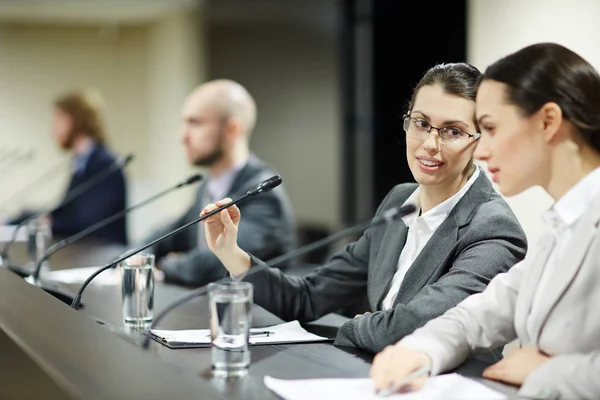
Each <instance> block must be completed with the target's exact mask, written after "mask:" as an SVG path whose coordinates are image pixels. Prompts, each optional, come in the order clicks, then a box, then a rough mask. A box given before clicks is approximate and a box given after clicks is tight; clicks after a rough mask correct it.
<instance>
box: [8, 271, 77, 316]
mask: <svg viewBox="0 0 600 400" xmlns="http://www.w3.org/2000/svg"><path fill="white" fill-rule="evenodd" d="M8 268H9V269H10V270H11V271H13V272H14V273H15V274H17V275H19V276H20V277H21V278H23V279H24V280H25V281H26V282H27V283H30V284H32V285H35V286H37V287H39V288H40V289H42V290H43V291H44V292H46V293H48V294H50V295H51V296H53V297H54V298H56V299H58V300H60V301H62V302H63V303H65V304H67V305H69V306H70V305H71V303H73V299H74V298H75V293H72V292H71V291H69V290H67V289H64V288H62V287H60V284H59V283H57V282H52V281H45V280H43V279H38V280H37V281H34V279H33V278H32V277H31V271H29V270H27V269H25V268H23V267H18V266H16V265H10V266H9V267H8ZM79 307H83V303H81V304H80V305H79Z"/></svg>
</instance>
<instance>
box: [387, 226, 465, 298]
mask: <svg viewBox="0 0 600 400" xmlns="http://www.w3.org/2000/svg"><path fill="white" fill-rule="evenodd" d="M457 237H458V224H457V223H456V219H455V218H453V217H452V216H448V218H446V220H445V221H444V222H443V223H442V224H441V225H440V227H439V228H438V229H437V230H436V232H435V233H434V234H433V236H432V237H431V239H430V240H429V241H428V242H427V244H426V245H425V247H423V249H422V250H421V252H420V253H419V255H418V256H417V258H416V259H415V261H414V262H413V264H412V265H411V266H410V268H409V269H408V271H407V272H406V276H405V277H404V280H403V281H402V285H401V286H400V291H399V292H398V296H396V301H395V303H394V304H397V303H406V302H408V301H410V299H412V298H413V297H414V296H415V294H416V293H417V292H418V291H419V290H421V288H422V287H423V286H425V284H426V283H427V281H429V279H430V278H431V277H432V275H433V274H434V272H435V271H436V270H437V269H438V267H439V265H440V264H441V263H442V262H443V261H444V260H445V259H446V257H447V255H448V253H450V251H451V250H452V247H453V246H454V245H455V244H456V241H457Z"/></svg>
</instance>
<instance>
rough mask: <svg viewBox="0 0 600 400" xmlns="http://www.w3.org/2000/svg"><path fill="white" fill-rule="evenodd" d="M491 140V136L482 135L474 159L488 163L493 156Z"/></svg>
mask: <svg viewBox="0 0 600 400" xmlns="http://www.w3.org/2000/svg"><path fill="white" fill-rule="evenodd" d="M490 140H491V139H490V138H489V135H481V137H480V138H479V139H478V140H477V144H476V147H475V152H474V153H473V157H474V158H475V159H476V160H480V161H487V160H489V159H490V157H491V155H492V152H491V150H490Z"/></svg>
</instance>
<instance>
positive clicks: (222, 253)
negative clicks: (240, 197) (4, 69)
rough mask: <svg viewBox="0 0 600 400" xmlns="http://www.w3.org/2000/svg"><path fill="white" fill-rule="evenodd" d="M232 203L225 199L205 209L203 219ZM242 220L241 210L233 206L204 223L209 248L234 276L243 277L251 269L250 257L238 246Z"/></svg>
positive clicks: (202, 213) (202, 214)
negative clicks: (239, 226) (239, 228)
mask: <svg viewBox="0 0 600 400" xmlns="http://www.w3.org/2000/svg"><path fill="white" fill-rule="evenodd" d="M230 202H231V199H230V198H225V199H223V200H219V201H217V202H216V203H214V204H209V205H207V206H206V207H204V210H202V212H201V213H200V216H201V217H202V216H204V215H206V214H208V213H210V212H211V211H214V210H216V209H217V208H219V207H221V206H223V205H225V204H227V203H230ZM240 219H241V214H240V209H239V208H237V206H231V207H228V208H226V209H224V210H222V211H221V212H220V213H218V214H215V215H213V216H211V217H209V218H208V219H206V220H204V221H203V222H204V224H205V225H204V232H205V234H206V243H207V245H208V248H209V249H210V251H212V252H213V253H214V254H215V255H216V256H217V257H218V258H219V260H221V262H222V263H223V265H224V266H225V268H227V270H228V271H229V272H230V273H231V274H232V275H234V276H236V275H242V274H244V273H246V271H248V269H250V257H249V256H248V254H246V252H244V251H243V250H242V249H240V248H239V246H238V244H237V233H238V225H239V223H240Z"/></svg>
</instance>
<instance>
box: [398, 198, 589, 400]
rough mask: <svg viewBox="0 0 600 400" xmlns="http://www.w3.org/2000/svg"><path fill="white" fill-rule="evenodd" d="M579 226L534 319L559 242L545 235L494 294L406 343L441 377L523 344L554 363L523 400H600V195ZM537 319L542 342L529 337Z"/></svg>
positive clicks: (498, 281)
mask: <svg viewBox="0 0 600 400" xmlns="http://www.w3.org/2000/svg"><path fill="white" fill-rule="evenodd" d="M592 204H593V205H592V206H591V207H590V208H589V210H588V211H587V212H586V213H585V214H584V215H583V216H582V218H581V219H580V220H579V222H578V223H577V225H576V227H575V231H574V233H573V236H572V238H571V239H570V243H569V244H568V245H567V248H568V249H569V251H568V252H567V253H566V254H565V255H564V256H563V257H562V259H559V260H557V261H558V264H557V265H558V268H557V269H556V270H555V272H554V274H556V275H554V276H553V277H552V279H551V280H550V281H549V283H548V286H546V288H545V289H544V292H543V295H542V301H543V303H542V304H540V305H539V307H538V311H537V312H536V313H535V315H531V316H530V315H529V310H530V308H531V304H532V301H533V298H534V294H535V289H536V287H537V284H538V282H539V280H540V277H541V275H542V273H543V270H544V265H545V263H546V260H547V259H548V257H549V255H550V253H551V251H552V249H553V243H554V241H553V240H552V233H551V232H547V233H546V234H545V235H543V236H542V238H541V239H540V242H539V243H538V245H537V246H536V247H535V248H532V249H531V251H530V253H529V254H528V255H527V257H526V258H525V260H523V261H522V262H521V263H519V264H518V265H516V266H514V267H513V268H512V269H511V270H510V271H508V272H507V273H504V274H501V275H498V276H497V277H496V278H495V279H494V280H492V282H491V283H490V284H489V285H488V287H487V289H486V290H485V291H484V292H482V293H480V294H476V295H473V296H470V297H469V298H467V299H466V300H464V301H463V302H461V303H460V304H459V305H458V306H457V307H455V308H453V309H451V310H449V311H448V312H447V313H445V314H444V315H443V316H441V317H439V318H436V319H434V320H432V321H430V322H429V323H427V324H426V325H425V326H424V327H423V328H421V329H418V330H416V331H415V332H414V334H413V335H410V336H407V337H405V338H404V339H403V340H402V343H404V344H406V345H407V346H410V347H413V348H417V349H420V350H423V351H425V352H427V353H428V354H429V355H430V356H431V358H432V360H433V369H434V370H433V373H441V372H444V371H447V370H450V369H452V368H453V367H454V366H456V365H458V364H460V363H461V362H462V361H463V360H464V359H466V357H468V356H469V355H470V353H471V352H479V351H485V350H487V349H491V348H495V347H497V346H499V345H503V344H506V343H508V342H511V341H513V340H514V339H519V341H520V342H521V345H522V346H529V347H536V348H538V349H539V350H540V351H542V352H543V353H545V354H547V355H549V356H551V357H552V358H551V359H550V360H549V361H548V362H546V363H544V364H542V365H541V366H540V367H538V368H537V369H536V370H534V371H533V372H532V373H531V375H530V376H529V377H528V378H527V380H526V381H525V383H524V384H523V385H522V386H521V388H520V390H519V395H521V396H524V397H528V398H535V399H577V400H582V399H596V400H597V399H600V313H599V309H600V231H599V229H598V225H599V224H600V196H598V197H597V198H595V199H594V200H593V203H592ZM528 318H534V321H532V323H533V327H534V331H535V332H534V335H532V336H531V335H530V333H529V331H528V330H527V320H528Z"/></svg>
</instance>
